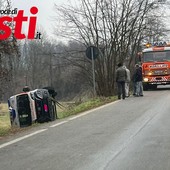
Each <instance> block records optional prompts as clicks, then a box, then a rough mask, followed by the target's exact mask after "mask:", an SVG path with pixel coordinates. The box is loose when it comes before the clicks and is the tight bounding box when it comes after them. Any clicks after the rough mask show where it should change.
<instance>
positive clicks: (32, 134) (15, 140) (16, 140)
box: [0, 129, 47, 149]
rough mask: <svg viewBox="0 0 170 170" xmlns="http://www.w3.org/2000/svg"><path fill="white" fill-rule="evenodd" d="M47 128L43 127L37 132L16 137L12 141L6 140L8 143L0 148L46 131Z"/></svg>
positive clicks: (0, 146)
mask: <svg viewBox="0 0 170 170" xmlns="http://www.w3.org/2000/svg"><path fill="white" fill-rule="evenodd" d="M46 130H47V129H41V130H38V131H36V132H33V133H31V134H29V135H25V136H23V137H20V138H17V139H14V140H12V141H10V142H6V143H4V144H2V145H0V149H1V148H4V147H6V146H9V145H12V144H14V143H17V142H19V141H21V140H24V139H26V138H29V137H31V136H34V135H36V134H38V133H41V132H44V131H46Z"/></svg>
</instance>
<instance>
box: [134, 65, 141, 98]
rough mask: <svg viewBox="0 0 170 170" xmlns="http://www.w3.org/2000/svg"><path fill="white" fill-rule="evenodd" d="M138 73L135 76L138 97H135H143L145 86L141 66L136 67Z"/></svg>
mask: <svg viewBox="0 0 170 170" xmlns="http://www.w3.org/2000/svg"><path fill="white" fill-rule="evenodd" d="M135 67H136V71H135V75H134V79H135V82H136V95H135V96H137V97H138V96H143V85H142V79H143V77H142V67H141V66H139V64H136V65H135Z"/></svg>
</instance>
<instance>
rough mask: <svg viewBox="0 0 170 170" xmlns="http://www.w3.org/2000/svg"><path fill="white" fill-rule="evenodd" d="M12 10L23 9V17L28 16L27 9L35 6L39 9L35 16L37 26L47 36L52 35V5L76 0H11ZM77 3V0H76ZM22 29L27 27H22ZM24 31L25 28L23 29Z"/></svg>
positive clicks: (53, 13)
mask: <svg viewBox="0 0 170 170" xmlns="http://www.w3.org/2000/svg"><path fill="white" fill-rule="evenodd" d="M11 1H12V6H13V8H18V10H20V9H24V10H25V11H24V15H29V13H30V12H29V9H30V8H31V7H32V6H36V7H38V9H39V12H38V15H37V19H38V21H37V24H38V26H42V27H43V28H44V29H45V31H46V32H47V34H49V35H50V36H51V35H52V31H53V30H52V19H51V17H53V16H54V15H55V12H54V3H55V4H57V5H63V4H69V3H70V1H71V2H72V3H73V2H74V1H76V0H11ZM77 1H78V0H77ZM23 27H27V26H26V25H24V26H23ZM23 30H24V31H26V30H25V28H23Z"/></svg>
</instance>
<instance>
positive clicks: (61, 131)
mask: <svg viewBox="0 0 170 170" xmlns="http://www.w3.org/2000/svg"><path fill="white" fill-rule="evenodd" d="M0 170H170V90H169V89H158V90H155V91H147V92H144V97H133V96H131V97H129V98H128V99H126V100H119V101H116V102H113V103H110V104H107V105H105V106H102V107H99V108H97V109H94V110H91V111H88V112H84V113H82V114H79V115H76V116H73V117H69V118H66V119H63V120H57V121H55V122H52V123H47V124H43V125H42V126H40V127H37V128H36V129H34V130H30V131H28V132H24V133H21V134H20V135H19V136H18V135H17V136H15V137H14V136H12V137H10V138H7V139H6V140H2V141H0Z"/></svg>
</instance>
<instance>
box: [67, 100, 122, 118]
mask: <svg viewBox="0 0 170 170" xmlns="http://www.w3.org/2000/svg"><path fill="white" fill-rule="evenodd" d="M119 101H120V100H118V101H114V102H112V103H108V104H105V105H103V106H99V107H97V108H95V109H92V110H89V111H85V112H84V113H80V114H79V115H77V116H73V117H71V118H69V119H68V120H74V119H77V118H79V117H82V116H85V115H87V114H89V113H91V112H93V111H96V110H100V109H102V108H104V107H107V106H110V105H112V104H115V103H117V102H119Z"/></svg>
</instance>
